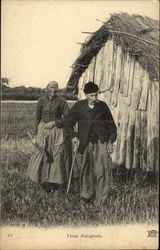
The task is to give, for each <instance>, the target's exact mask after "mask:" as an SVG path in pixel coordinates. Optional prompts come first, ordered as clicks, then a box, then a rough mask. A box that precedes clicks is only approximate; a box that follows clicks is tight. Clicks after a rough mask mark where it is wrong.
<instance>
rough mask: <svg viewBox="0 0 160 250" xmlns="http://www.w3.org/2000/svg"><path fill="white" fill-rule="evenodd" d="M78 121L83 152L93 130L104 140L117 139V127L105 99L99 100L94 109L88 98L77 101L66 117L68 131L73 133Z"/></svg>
mask: <svg viewBox="0 0 160 250" xmlns="http://www.w3.org/2000/svg"><path fill="white" fill-rule="evenodd" d="M77 122H78V138H79V141H80V145H79V148H78V151H79V152H80V153H83V151H84V149H85V147H86V145H87V143H88V141H89V140H88V138H89V134H90V131H91V130H92V131H95V132H96V134H97V135H98V137H99V138H103V139H104V140H103V142H104V141H108V140H111V141H112V142H114V141H115V140H116V137H117V128H116V125H115V123H114V120H113V117H112V114H111V112H110V110H109V108H108V106H107V104H106V103H105V102H103V101H99V100H98V102H97V103H96V104H95V106H94V108H93V109H90V108H89V106H88V101H87V100H81V101H78V102H76V103H75V104H74V106H73V107H72V109H71V110H70V112H69V114H68V115H67V116H66V117H65V119H64V126H65V127H66V131H68V133H72V132H73V127H74V126H75V124H76V123H77Z"/></svg>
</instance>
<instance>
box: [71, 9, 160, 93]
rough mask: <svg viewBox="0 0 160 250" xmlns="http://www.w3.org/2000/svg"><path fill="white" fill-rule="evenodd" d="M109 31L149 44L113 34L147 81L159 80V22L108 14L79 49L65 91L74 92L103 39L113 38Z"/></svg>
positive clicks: (121, 14) (125, 14)
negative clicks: (138, 66)
mask: <svg viewBox="0 0 160 250" xmlns="http://www.w3.org/2000/svg"><path fill="white" fill-rule="evenodd" d="M111 30H112V31H120V32H125V33H130V34H132V35H135V36H137V37H140V38H142V39H145V40H147V41H150V42H151V44H150V43H148V42H145V41H143V40H139V39H138V38H133V37H131V36H126V35H123V34H118V33H114V40H115V42H116V44H118V45H121V47H122V50H124V51H129V53H130V54H131V55H132V56H134V57H135V59H136V60H137V61H138V62H139V63H140V64H141V65H142V67H143V68H144V69H146V70H147V71H148V73H149V76H150V78H151V79H158V80H159V21H157V20H154V19H152V18H149V17H146V16H140V15H132V16H130V15H128V14H127V13H120V14H113V15H111V17H110V18H109V20H107V21H106V22H105V23H104V24H103V25H102V26H101V28H100V29H98V30H97V31H96V32H94V33H93V34H91V35H90V36H89V37H88V38H87V41H86V42H85V43H84V45H83V46H82V47H81V54H80V56H79V57H78V58H77V59H76V61H75V62H74V63H73V65H72V66H73V70H72V74H71V76H70V78H69V81H68V83H67V89H68V90H69V89H70V90H72V91H75V90H76V89H77V85H78V80H79V78H80V76H81V75H82V73H83V72H84V71H85V69H86V68H87V67H88V65H89V63H90V61H91V60H92V58H93V57H94V56H96V54H97V53H98V52H99V50H100V49H101V47H102V46H103V45H104V44H105V42H106V41H107V39H108V38H109V37H111V36H113V33H111ZM156 44H158V45H156Z"/></svg>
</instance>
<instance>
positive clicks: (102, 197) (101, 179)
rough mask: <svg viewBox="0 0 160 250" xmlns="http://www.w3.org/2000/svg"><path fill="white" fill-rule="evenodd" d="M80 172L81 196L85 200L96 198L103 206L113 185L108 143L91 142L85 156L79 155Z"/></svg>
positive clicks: (84, 153)
mask: <svg viewBox="0 0 160 250" xmlns="http://www.w3.org/2000/svg"><path fill="white" fill-rule="evenodd" d="M77 162H78V167H79V170H80V195H81V197H83V198H86V199H91V198H94V195H95V198H96V201H97V202H98V203H101V204H103V203H104V202H105V201H106V199H107V197H108V193H109V189H110V184H111V159H110V156H109V154H108V150H107V143H106V142H105V143H103V144H102V143H101V142H100V141H99V140H98V143H91V142H89V143H88V145H87V146H86V148H85V150H84V152H83V154H80V153H77Z"/></svg>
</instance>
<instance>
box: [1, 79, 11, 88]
mask: <svg viewBox="0 0 160 250" xmlns="http://www.w3.org/2000/svg"><path fill="white" fill-rule="evenodd" d="M9 82H10V79H9V78H7V77H1V86H2V87H3V86H8V85H9Z"/></svg>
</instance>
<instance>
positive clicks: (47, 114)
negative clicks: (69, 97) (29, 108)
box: [36, 94, 69, 132]
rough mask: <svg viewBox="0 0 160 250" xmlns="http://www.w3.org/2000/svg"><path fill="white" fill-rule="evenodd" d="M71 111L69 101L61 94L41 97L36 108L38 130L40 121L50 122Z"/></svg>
mask: <svg viewBox="0 0 160 250" xmlns="http://www.w3.org/2000/svg"><path fill="white" fill-rule="evenodd" d="M68 113H69V107H68V104H67V102H66V101H65V100H64V99H63V98H62V97H59V96H55V97H53V99H49V97H48V95H47V94H44V95H43V96H42V97H40V98H39V100H38V103H37V109H36V132H37V127H38V124H39V123H40V121H43V122H50V121H55V120H57V119H58V120H59V119H62V117H63V116H66V115H67V114H68Z"/></svg>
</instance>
